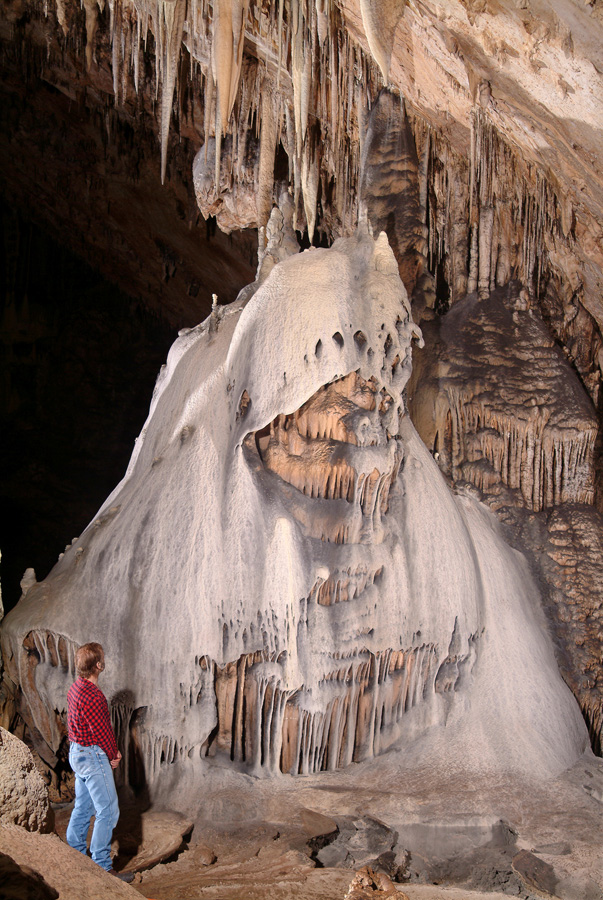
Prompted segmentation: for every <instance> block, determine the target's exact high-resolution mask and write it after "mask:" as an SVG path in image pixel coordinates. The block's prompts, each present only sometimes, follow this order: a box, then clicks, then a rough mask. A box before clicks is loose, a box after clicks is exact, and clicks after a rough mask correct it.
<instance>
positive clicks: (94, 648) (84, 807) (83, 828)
mask: <svg viewBox="0 0 603 900" xmlns="http://www.w3.org/2000/svg"><path fill="white" fill-rule="evenodd" d="M104 668H105V653H104V650H103V648H102V647H101V645H100V644H97V643H90V644H84V645H83V646H82V647H80V648H79V650H78V651H77V653H76V654H75V670H76V673H77V675H78V678H77V680H76V681H74V682H73V684H72V685H71V687H70V688H69V691H68V693H67V710H68V711H67V726H68V734H69V741H70V744H71V746H70V748H69V762H70V764H71V768H72V769H73V771H74V772H75V805H74V807H73V812H72V813H71V818H70V820H69V825H68V827H67V843H68V844H69V845H70V846H71V847H73V848H74V849H75V850H79V851H80V853H83V854H85V853H86V838H87V835H88V828H89V827H90V819H91V817H92V816H95V821H94V829H93V831H92V840H91V841H90V855H91V856H92V859H93V860H94V862H95V863H97V864H98V865H99V866H101V868H103V869H105V870H106V871H107V872H109V873H110V874H111V875H115V876H116V877H117V878H119V879H120V880H121V881H125V882H127V883H128V884H129V883H130V882H131V881H133V880H134V875H133V874H131V873H126V872H116V871H115V869H114V868H113V866H112V864H111V853H110V851H111V835H112V834H113V829H114V828H115V826H116V825H117V820H118V819H119V804H118V801H117V791H116V790H115V781H114V779H113V771H112V770H113V769H116V768H117V766H118V765H119V761H120V759H121V753H120V752H119V750H118V749H117V742H116V740H115V733H114V731H113V727H112V725H111V719H110V718H109V707H108V705H107V700H106V698H105V695H104V694H103V692H102V691H101V690H100V689H99V688H98V686H97V685H98V677H99V675H100V673H101V672H102V671H103V670H104Z"/></svg>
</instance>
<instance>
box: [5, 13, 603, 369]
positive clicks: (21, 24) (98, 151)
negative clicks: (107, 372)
mask: <svg viewBox="0 0 603 900" xmlns="http://www.w3.org/2000/svg"><path fill="white" fill-rule="evenodd" d="M0 29H1V30H0V39H1V41H2V58H3V68H4V76H3V85H2V92H3V103H2V108H3V112H2V119H3V124H2V139H1V148H0V154H1V156H2V170H3V172H4V176H3V181H4V192H5V195H7V197H8V199H9V201H10V202H11V203H12V204H14V205H16V206H19V207H24V208H27V209H28V210H30V211H31V214H32V215H33V216H34V217H35V218H36V219H37V220H39V221H42V222H44V223H45V224H46V225H47V226H49V227H50V228H51V229H53V230H54V231H55V232H56V233H60V234H61V237H62V239H63V240H65V241H66V242H68V243H69V244H70V245H72V246H73V247H74V249H76V251H77V252H78V253H81V254H82V255H84V256H85V257H87V258H88V259H89V260H94V261H95V264H96V265H97V266H98V267H100V268H101V269H103V270H104V271H105V272H106V273H107V274H108V275H110V277H111V278H112V279H113V280H115V281H117V282H118V283H119V284H120V285H121V286H123V287H125V288H126V289H127V290H128V291H129V292H130V293H131V294H134V295H136V296H139V297H143V298H144V299H145V301H146V302H147V303H148V304H149V305H150V306H151V307H152V308H157V307H161V308H162V309H163V310H164V314H165V315H166V316H167V317H168V318H169V319H170V320H171V321H173V322H174V323H178V324H192V320H193V319H194V320H198V319H199V318H200V316H201V314H202V313H204V312H207V310H208V308H209V305H210V303H211V294H212V293H213V292H214V291H216V290H217V292H218V294H219V295H220V300H221V302H227V301H229V300H231V299H233V297H234V295H236V292H237V290H238V289H239V288H240V287H241V286H242V285H244V284H246V283H247V282H249V281H250V280H251V277H250V276H251V274H252V271H253V266H254V265H255V249H256V245H255V235H253V234H250V233H249V231H248V230H247V231H245V230H244V229H255V228H257V227H258V226H263V225H266V223H267V220H268V215H269V212H270V208H271V206H272V203H273V202H274V201H276V200H278V192H279V189H280V187H282V186H283V185H287V186H288V187H289V188H290V190H291V191H292V192H294V193H295V226H296V228H297V230H298V231H299V232H301V233H303V232H307V233H308V234H309V238H310V240H312V239H314V241H315V242H316V241H317V240H321V239H322V240H326V241H331V240H333V239H334V238H335V237H337V236H340V235H341V234H345V233H350V232H351V230H352V229H353V227H355V223H356V220H357V215H358V195H359V188H360V168H361V163H362V152H363V144H364V137H365V133H366V129H367V126H368V124H369V116H370V112H371V109H372V107H373V105H374V103H375V99H376V97H377V96H378V94H379V91H380V90H381V89H382V87H383V86H384V85H389V87H390V89H391V90H392V91H393V92H394V94H395V95H396V96H398V95H399V96H400V97H402V98H403V101H404V112H405V116H406V117H407V120H408V121H410V122H411V123H412V128H413V133H414V138H415V144H416V146H417V152H418V153H419V156H420V157H421V154H422V155H423V163H424V165H428V166H431V168H432V169H435V168H437V167H438V166H439V167H444V168H446V167H448V168H449V169H450V170H451V171H452V170H453V169H456V170H457V171H459V172H460V171H461V170H463V168H464V170H465V171H464V173H463V175H462V177H463V178H464V179H465V180H468V181H470V182H472V183H471V184H470V185H469V188H470V190H469V193H471V190H473V191H474V192H475V187H476V180H479V179H477V178H476V175H477V173H478V171H480V167H481V170H483V169H484V168H488V167H490V169H491V170H492V171H489V173H488V175H487V180H488V179H489V181H490V182H491V183H494V182H495V181H496V178H497V177H499V178H500V180H501V183H504V182H506V183H507V184H508V183H509V181H511V182H514V183H516V184H519V183H520V182H524V183H525V185H527V189H526V191H525V192H524V194H525V195H524V196H522V197H521V198H520V202H521V204H522V205H523V206H526V204H528V203H529V202H530V199H532V200H533V201H534V202H535V204H536V207H537V210H536V214H537V215H538V216H544V215H545V213H546V214H548V216H549V220H550V221H547V222H545V223H544V228H545V230H550V231H554V230H555V227H557V226H558V231H559V232H560V240H558V241H556V242H555V246H552V245H551V243H550V242H549V244H548V245H547V247H546V249H545V248H540V247H538V248H537V251H538V252H540V251H541V249H542V252H543V254H544V255H546V256H547V260H548V261H549V262H552V263H553V265H557V268H558V269H559V270H564V269H565V270H566V275H567V279H569V280H570V281H571V282H572V294H573V295H576V294H577V293H578V294H579V297H578V300H579V302H580V303H581V304H583V305H584V307H585V308H586V309H587V310H588V311H589V314H590V315H591V316H593V317H594V319H595V320H596V322H597V323H598V325H599V328H600V326H601V323H602V322H603V304H602V301H601V296H602V294H603V291H602V288H601V285H602V281H601V267H602V264H603V230H602V222H603V164H602V163H601V146H602V129H603V99H602V98H603V90H602V87H603V85H602V81H603V74H602V73H603V41H602V40H601V38H602V36H603V19H602V7H601V2H600V0H594V3H591V4H583V3H578V2H574V0H558V2H555V3H554V4H550V3H544V2H540V3H539V2H535V0H518V2H490V0H471V2H455V0H444V2H442V0H439V2H425V3H423V2H413V3H410V4H408V5H407V4H404V3H402V2H399V0H381V2H379V3H369V2H367V0H346V2H345V3H342V2H334V0H316V2H315V3H314V2H309V0H305V2H304V0H302V2H297V0H282V2H280V3H277V2H275V3H267V2H264V3H260V2H228V3H225V2H219V3H218V2H214V3H213V4H210V3H209V2H207V0H189V2H186V0H173V2H172V0H157V2H150V0H111V2H109V3H107V4H105V3H103V2H100V3H96V2H92V0H85V2H83V3H82V4H79V3H76V2H74V0H58V2H57V3H56V5H55V2H54V0H49V2H45V3H41V2H36V0H12V2H8V3H6V4H4V5H3V11H2V17H1V26H0ZM426 134H427V136H428V137H427V139H426V138H425V135H426ZM497 142H498V144H500V145H501V146H502V147H503V149H504V164H503V167H504V168H505V169H506V171H504V172H500V171H497V169H500V167H501V157H500V153H499V154H498V155H497V153H495V152H494V148H495V145H497ZM201 147H203V154H202V159H199V158H198V159H197V160H196V162H195V176H194V178H193V174H192V173H193V159H194V157H195V154H198V151H199V149H200V148H201ZM434 147H436V148H437V149H436V150H435V152H434ZM489 149H490V151H492V152H489ZM430 153H431V157H430V158H428V159H426V155H427V157H429V154H430ZM484 154H485V155H486V156H487V158H486V159H485V160H484V159H482V156H483V155H484ZM216 160H217V162H216ZM216 175H217V180H216ZM482 175H483V172H482ZM193 180H194V182H195V188H196V194H197V196H196V198H195V191H194V190H193ZM428 180H429V176H428ZM482 180H483V177H482ZM161 181H162V182H163V185H161V183H160V182H161ZM449 181H450V183H451V187H452V188H453V190H455V186H454V178H452V177H450V178H449ZM216 184H217V185H218V187H216ZM398 186H399V185H398ZM390 187H391V189H392V191H395V190H396V184H393V185H390ZM482 194H483V191H482ZM464 199H465V201H468V202H466V208H465V209H464V211H463V214H464V217H465V219H468V220H469V224H470V225H475V222H472V221H471V217H472V216H473V218H474V219H475V214H474V211H473V205H474V199H475V198H474V197H473V196H469V197H466V198H464ZM507 200H508V198H506V197H505V196H504V190H503V189H502V188H499V189H498V191H497V190H496V188H494V189H492V188H490V196H489V197H487V198H486V199H485V202H484V197H483V196H482V197H480V202H482V205H483V206H486V207H488V206H492V205H496V203H505V202H507ZM199 206H200V207H201V212H202V213H203V215H204V216H205V217H212V216H216V218H217V224H218V226H220V227H219V228H218V229H216V228H215V223H214V222H213V220H212V218H209V222H208V224H206V222H205V221H204V220H203V218H202V217H201V216H200V214H199ZM423 206H424V207H425V204H423ZM441 206H442V204H440V207H441ZM551 210H552V211H551ZM424 211H425V210H424ZM436 212H438V211H437V210H436ZM439 212H440V213H441V209H440V210H439ZM524 214H525V213H524ZM457 218H458V216H457ZM425 224H426V227H427V229H428V230H429V231H430V232H432V235H428V238H427V239H428V241H429V240H430V238H431V239H433V235H434V234H435V235H436V236H435V239H436V241H437V243H438V244H439V245H441V244H442V241H443V238H442V233H441V229H440V231H438V227H437V225H435V226H434V224H433V223H430V222H429V215H427V222H426V223H425ZM450 227H451V223H450V222H448V223H447V224H446V228H447V229H448V230H450ZM220 229H222V230H223V231H226V232H228V234H229V237H228V238H227V237H225V235H224V233H223V231H221V230H220ZM315 232H316V234H315ZM436 232H437V234H436ZM390 239H391V236H390ZM210 244H211V246H209V245H210ZM440 255H445V256H447V257H448V258H449V257H451V256H452V251H451V249H450V247H445V248H444V250H443V254H440ZM436 256H438V252H437V251H436V253H435V256H434V253H433V252H432V253H431V258H430V267H431V269H432V271H433V270H435V269H436V267H437V264H438V263H439V262H441V260H440V259H435V257H436ZM448 268H449V266H448ZM516 268H517V267H516ZM525 274H526V273H525V272H523V271H521V267H519V275H520V276H522V275H525ZM529 275H533V273H532V272H528V276H529ZM446 276H447V281H448V282H449V283H450V285H451V293H452V295H453V296H452V299H453V300H454V299H458V297H459V296H460V295H462V293H463V289H464V288H465V289H466V287H467V285H466V284H464V283H463V282H462V280H461V283H460V285H459V284H457V285H456V289H455V285H454V284H453V281H454V275H451V273H450V272H449V271H447V272H446ZM526 280H527V279H526ZM407 287H410V288H412V287H413V285H412V284H410V285H408V284H407ZM470 287H471V284H469V288H470ZM218 288H219V290H218ZM591 363H595V360H591ZM597 368H598V366H597Z"/></svg>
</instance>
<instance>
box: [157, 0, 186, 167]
mask: <svg viewBox="0 0 603 900" xmlns="http://www.w3.org/2000/svg"><path fill="white" fill-rule="evenodd" d="M158 14H159V23H160V24H159V32H160V34H161V37H162V40H161V50H162V57H161V69H160V71H161V77H162V85H161V183H162V184H163V183H164V181H165V172H166V166H167V143H168V137H169V130H170V119H171V116H172V103H173V100H174V90H175V87H176V74H177V71H178V60H179V58H180V47H181V45H182V31H183V28H184V19H185V14H186V0H158Z"/></svg>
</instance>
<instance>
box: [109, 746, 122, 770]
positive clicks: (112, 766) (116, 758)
mask: <svg viewBox="0 0 603 900" xmlns="http://www.w3.org/2000/svg"><path fill="white" fill-rule="evenodd" d="M120 759H121V753H120V752H119V750H118V751H117V756H116V757H115V759H112V760H110V762H111V768H112V769H116V768H117V767H118V765H119V761H120Z"/></svg>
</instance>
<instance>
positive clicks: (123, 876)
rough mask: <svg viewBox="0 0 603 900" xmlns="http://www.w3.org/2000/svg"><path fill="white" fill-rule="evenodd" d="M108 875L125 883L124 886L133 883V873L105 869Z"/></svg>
mask: <svg viewBox="0 0 603 900" xmlns="http://www.w3.org/2000/svg"><path fill="white" fill-rule="evenodd" d="M107 871H108V873H109V875H115V877H116V878H119V880H120V881H125V882H126V884H132V882H133V881H134V872H116V871H115V869H107Z"/></svg>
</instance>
